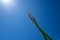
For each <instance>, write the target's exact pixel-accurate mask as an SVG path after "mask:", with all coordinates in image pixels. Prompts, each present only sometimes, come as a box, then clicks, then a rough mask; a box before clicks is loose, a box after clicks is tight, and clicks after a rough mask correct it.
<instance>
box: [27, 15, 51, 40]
mask: <svg viewBox="0 0 60 40" xmlns="http://www.w3.org/2000/svg"><path fill="white" fill-rule="evenodd" d="M28 16H29V18H30V19H31V20H32V22H33V23H34V24H35V25H36V27H37V28H38V30H39V31H40V33H41V34H42V36H43V38H44V40H52V39H51V38H50V37H49V36H48V35H47V34H46V33H45V32H44V31H43V30H42V29H41V28H40V27H39V25H38V24H37V22H36V20H35V18H34V17H33V16H32V15H31V14H28Z"/></svg>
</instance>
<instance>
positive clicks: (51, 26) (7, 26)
mask: <svg viewBox="0 0 60 40" xmlns="http://www.w3.org/2000/svg"><path fill="white" fill-rule="evenodd" d="M29 10H31V13H32V15H33V16H34V17H35V19H36V21H37V23H38V24H39V25H40V27H41V28H42V29H43V30H44V31H45V32H46V33H47V34H48V35H49V36H50V37H51V38H52V39H53V40H58V39H60V1H59V0H15V1H14V3H13V6H7V5H3V4H1V2H0V40H43V38H42V36H41V34H40V32H39V31H38V29H37V28H36V26H35V25H34V24H33V23H32V21H31V20H30V19H29V17H28V16H27V12H28V11H29Z"/></svg>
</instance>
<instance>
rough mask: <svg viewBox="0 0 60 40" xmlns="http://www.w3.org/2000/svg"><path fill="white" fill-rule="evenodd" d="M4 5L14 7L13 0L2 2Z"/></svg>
mask: <svg viewBox="0 0 60 40" xmlns="http://www.w3.org/2000/svg"><path fill="white" fill-rule="evenodd" d="M1 3H2V4H3V5H12V0H1Z"/></svg>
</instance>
